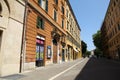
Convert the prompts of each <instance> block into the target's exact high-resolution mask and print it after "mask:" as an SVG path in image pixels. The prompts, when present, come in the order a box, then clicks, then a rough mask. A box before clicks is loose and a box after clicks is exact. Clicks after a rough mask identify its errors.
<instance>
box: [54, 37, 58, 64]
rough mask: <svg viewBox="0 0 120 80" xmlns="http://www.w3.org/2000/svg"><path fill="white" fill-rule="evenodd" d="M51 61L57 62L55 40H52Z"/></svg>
mask: <svg viewBox="0 0 120 80" xmlns="http://www.w3.org/2000/svg"><path fill="white" fill-rule="evenodd" d="M53 63H57V40H56V39H54V40H53Z"/></svg>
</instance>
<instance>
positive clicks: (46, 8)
mask: <svg viewBox="0 0 120 80" xmlns="http://www.w3.org/2000/svg"><path fill="white" fill-rule="evenodd" d="M45 10H46V11H47V12H48V0H46V7H45Z"/></svg>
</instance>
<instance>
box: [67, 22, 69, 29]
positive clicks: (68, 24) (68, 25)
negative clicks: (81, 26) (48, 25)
mask: <svg viewBox="0 0 120 80" xmlns="http://www.w3.org/2000/svg"><path fill="white" fill-rule="evenodd" d="M68 28H69V22H68V21H67V29H68Z"/></svg>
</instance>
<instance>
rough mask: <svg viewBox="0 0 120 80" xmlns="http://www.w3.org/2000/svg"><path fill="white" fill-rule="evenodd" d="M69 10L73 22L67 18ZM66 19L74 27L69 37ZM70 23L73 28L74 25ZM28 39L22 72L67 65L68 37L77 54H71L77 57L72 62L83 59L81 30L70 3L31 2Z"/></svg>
mask: <svg viewBox="0 0 120 80" xmlns="http://www.w3.org/2000/svg"><path fill="white" fill-rule="evenodd" d="M67 7H68V8H69V13H70V14H69V15H71V18H70V17H69V18H66V17H67V15H68V14H67ZM67 19H70V20H73V22H74V23H75V24H73V25H70V26H71V27H72V28H71V32H70V34H68V30H67V29H66V28H67V25H68V24H67V22H69V20H67ZM69 23H70V24H72V21H71V22H69ZM72 29H74V31H72ZM75 31H76V32H75ZM25 35H26V36H25V41H24V45H23V46H24V47H25V50H24V53H25V55H24V57H23V58H22V64H21V65H22V67H23V68H22V69H23V70H26V69H31V68H35V67H40V66H45V65H48V64H52V63H61V62H62V61H67V59H68V56H69V54H68V52H69V51H68V44H67V42H68V41H67V40H68V37H69V36H71V37H72V38H70V39H72V44H71V47H72V51H74V54H73V52H71V53H70V54H72V56H74V57H73V58H72V59H77V58H78V56H79V57H80V53H81V48H80V43H81V42H80V28H79V25H78V23H77V20H76V18H75V15H74V13H73V11H72V8H71V6H70V4H69V1H68V0H29V1H28V2H27V17H26V30H25ZM73 35H74V36H73ZM76 51H77V52H76Z"/></svg>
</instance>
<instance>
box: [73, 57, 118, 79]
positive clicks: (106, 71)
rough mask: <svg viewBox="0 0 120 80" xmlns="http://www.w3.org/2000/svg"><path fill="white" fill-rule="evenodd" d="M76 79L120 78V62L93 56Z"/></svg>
mask: <svg viewBox="0 0 120 80" xmlns="http://www.w3.org/2000/svg"><path fill="white" fill-rule="evenodd" d="M75 80H120V63H118V62H115V61H111V60H107V59H103V58H99V59H97V58H94V57H92V58H90V60H89V61H88V62H87V64H86V65H85V67H84V68H83V69H82V71H81V72H80V73H79V74H78V75H77V76H76V78H75Z"/></svg>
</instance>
